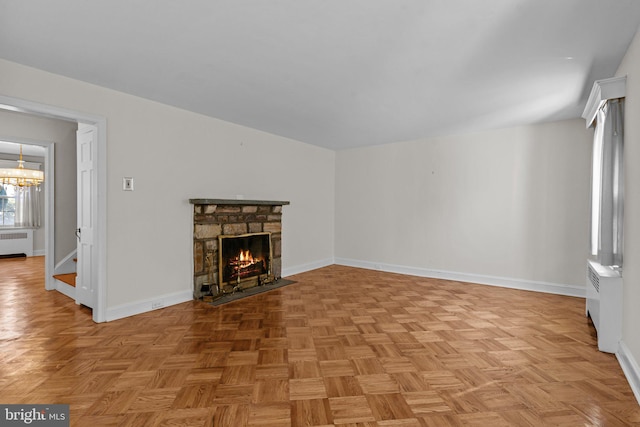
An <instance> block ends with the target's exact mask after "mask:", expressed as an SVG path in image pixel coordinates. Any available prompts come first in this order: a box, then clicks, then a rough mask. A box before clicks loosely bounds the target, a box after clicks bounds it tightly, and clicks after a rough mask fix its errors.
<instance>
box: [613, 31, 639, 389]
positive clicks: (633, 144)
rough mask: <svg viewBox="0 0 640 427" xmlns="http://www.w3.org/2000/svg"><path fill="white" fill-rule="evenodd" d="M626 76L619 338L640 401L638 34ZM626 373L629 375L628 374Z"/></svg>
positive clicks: (625, 65)
mask: <svg viewBox="0 0 640 427" xmlns="http://www.w3.org/2000/svg"><path fill="white" fill-rule="evenodd" d="M624 75H626V76H627V93H626V100H625V124H624V126H625V135H624V159H625V164H624V175H625V178H624V187H625V188H624V192H625V194H624V197H625V199H624V261H623V264H624V266H623V284H624V291H623V292H624V308H623V321H622V323H623V327H622V341H623V343H624V344H625V345H626V347H627V348H628V350H629V353H630V356H631V357H632V358H633V359H635V363H636V365H635V369H636V373H635V378H636V389H635V390H636V398H637V399H638V401H639V402H640V370H638V369H639V368H638V363H640V333H638V325H640V309H639V308H638V307H640V163H638V161H639V160H640V121H638V117H640V33H637V34H636V36H635V38H634V40H633V42H632V43H631V45H630V46H629V49H628V51H627V54H626V55H625V57H624V59H623V61H622V63H621V64H620V67H619V68H618V71H617V73H616V76H624ZM627 376H629V375H627Z"/></svg>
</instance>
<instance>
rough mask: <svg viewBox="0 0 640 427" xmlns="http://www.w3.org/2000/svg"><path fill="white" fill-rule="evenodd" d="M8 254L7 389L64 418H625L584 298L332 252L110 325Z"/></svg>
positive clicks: (494, 422)
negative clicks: (256, 288) (400, 271)
mask: <svg viewBox="0 0 640 427" xmlns="http://www.w3.org/2000/svg"><path fill="white" fill-rule="evenodd" d="M43 270H44V266H43V261H42V259H41V258H37V257H36V258H29V259H27V260H2V261H0V320H1V322H0V396H1V397H0V403H67V404H70V408H71V425H72V426H92V427H94V426H225V427H226V426H332V425H333V426H341V427H350V426H361V427H373V426H378V427H389V426H402V427H414V426H416V427H417V426H422V427H426V426H463V425H464V426H467V425H477V426H492V427H493V426H544V425H558V426H583V425H585V426H586V425H588V426H600V425H606V426H626V425H640V407H639V406H638V404H637V402H636V401H635V399H634V397H633V394H632V392H631V389H630V388H629V385H628V384H627V382H626V380H625V378H624V376H623V373H622V371H621V369H620V367H619V365H618V363H617V361H616V359H615V357H614V356H612V355H610V354H605V353H600V352H598V351H597V349H596V341H595V334H594V329H593V326H592V325H591V324H590V322H589V320H588V319H587V318H585V316H584V300H583V299H579V298H570V297H564V296H557V295H547V294H541V293H534V292H525V291H518V290H510V289H502V288H497V287H489V286H481V285H473V284H467V283H457V282H451V281H444V280H433V279H425V278H417V277H409V276H401V275H396V274H389V273H382V272H376V271H368V270H360V269H354V268H347V267H341V266H331V267H327V268H322V269H319V270H315V271H312V272H308V273H303V274H299V275H296V276H295V277H293V278H294V279H295V280H296V281H297V283H296V284H293V285H290V286H287V287H283V288H280V289H276V290H273V291H270V292H267V293H263V294H259V295H256V296H253V297H250V298H247V299H244V300H239V301H236V302H233V303H230V304H227V305H224V306H220V307H211V306H209V305H207V304H204V303H201V302H197V301H193V302H187V303H183V304H180V305H176V306H172V307H168V308H165V309H162V310H157V311H154V312H151V313H145V314H142V315H139V316H135V317H131V318H127V319H122V320H118V321H114V322H110V323H103V324H95V323H93V322H92V320H91V314H90V312H89V310H87V309H86V308H83V307H81V306H77V305H75V303H74V302H73V301H71V300H70V299H68V298H67V297H65V296H63V295H61V294H59V293H57V292H55V291H54V292H47V291H44V282H43Z"/></svg>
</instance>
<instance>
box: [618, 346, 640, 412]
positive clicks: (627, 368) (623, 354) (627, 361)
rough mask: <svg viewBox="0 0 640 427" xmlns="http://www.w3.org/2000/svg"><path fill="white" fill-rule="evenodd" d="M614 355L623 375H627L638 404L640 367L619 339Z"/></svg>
mask: <svg viewBox="0 0 640 427" xmlns="http://www.w3.org/2000/svg"><path fill="white" fill-rule="evenodd" d="M616 357H617V358H618V363H620V366H621V367H622V372H624V376H625V377H627V381H628V382H629V385H630V386H631V390H632V391H633V395H634V396H635V397H636V400H637V401H638V404H640V367H638V363H637V362H636V360H635V359H634V358H633V355H632V354H631V352H630V351H629V348H628V347H627V346H626V344H625V343H624V341H620V347H619V348H618V352H617V353H616Z"/></svg>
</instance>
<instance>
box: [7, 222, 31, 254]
mask: <svg viewBox="0 0 640 427" xmlns="http://www.w3.org/2000/svg"><path fill="white" fill-rule="evenodd" d="M13 254H26V255H27V256H33V230H32V229H30V228H19V229H16V228H13V229H7V230H0V255H13Z"/></svg>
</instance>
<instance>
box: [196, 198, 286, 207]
mask: <svg viewBox="0 0 640 427" xmlns="http://www.w3.org/2000/svg"><path fill="white" fill-rule="evenodd" d="M189 203H191V204H192V205H234V206H285V205H288V204H289V202H288V201H278V200H244V199H189Z"/></svg>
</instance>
